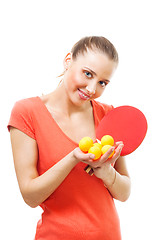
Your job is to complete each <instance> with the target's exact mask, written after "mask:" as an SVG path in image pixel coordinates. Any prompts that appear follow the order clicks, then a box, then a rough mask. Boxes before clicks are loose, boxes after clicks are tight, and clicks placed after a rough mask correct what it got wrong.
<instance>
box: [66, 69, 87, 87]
mask: <svg viewBox="0 0 160 240" xmlns="http://www.w3.org/2000/svg"><path fill="white" fill-rule="evenodd" d="M69 78H70V84H72V86H73V87H75V88H77V87H83V86H86V82H85V79H84V77H83V75H82V74H81V73H80V72H77V71H75V72H71V73H70V75H69Z"/></svg>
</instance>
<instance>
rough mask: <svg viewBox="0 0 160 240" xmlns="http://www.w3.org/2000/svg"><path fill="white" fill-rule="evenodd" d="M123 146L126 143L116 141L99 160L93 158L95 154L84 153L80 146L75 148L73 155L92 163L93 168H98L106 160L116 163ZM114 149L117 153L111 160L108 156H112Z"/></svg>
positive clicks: (82, 160)
mask: <svg viewBox="0 0 160 240" xmlns="http://www.w3.org/2000/svg"><path fill="white" fill-rule="evenodd" d="M123 146H124V145H123V143H122V142H116V143H115V145H114V146H113V147H112V148H110V149H109V150H108V151H107V152H106V153H105V154H104V155H103V156H101V158H100V159H99V160H97V161H95V160H93V159H94V157H95V156H94V154H91V153H83V152H82V151H81V150H80V148H79V147H77V148H75V149H74V150H73V155H74V157H75V158H76V159H77V160H78V161H81V162H84V163H86V164H88V165H90V166H91V167H92V168H98V167H100V166H101V165H102V164H103V163H104V162H106V161H107V162H108V164H114V163H115V162H116V160H117V159H118V158H119V156H120V153H121V150H122V148H123ZM113 150H115V153H114V155H113V157H112V158H111V159H110V160H109V159H108V157H109V156H110V154H111V153H112V151H113Z"/></svg>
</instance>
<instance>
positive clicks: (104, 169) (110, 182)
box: [90, 143, 131, 202]
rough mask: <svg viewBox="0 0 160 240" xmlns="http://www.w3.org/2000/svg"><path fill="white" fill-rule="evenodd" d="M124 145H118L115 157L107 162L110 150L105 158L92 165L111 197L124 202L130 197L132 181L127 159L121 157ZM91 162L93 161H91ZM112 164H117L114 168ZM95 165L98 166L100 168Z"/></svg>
mask: <svg viewBox="0 0 160 240" xmlns="http://www.w3.org/2000/svg"><path fill="white" fill-rule="evenodd" d="M122 147H123V144H121V143H120V144H118V147H117V148H116V150H115V154H114V155H113V157H112V158H111V159H110V160H109V159H108V160H107V161H106V159H107V158H108V156H109V155H110V153H111V151H110V150H109V151H108V152H107V153H106V154H104V156H103V157H102V158H101V159H100V160H99V161H97V163H92V164H90V165H92V167H93V169H94V174H95V175H96V176H97V177H98V178H100V179H102V181H103V182H104V185H105V186H106V188H107V189H108V190H109V192H110V193H111V195H112V196H113V197H114V198H115V199H117V200H120V201H122V202H124V201H126V200H127V199H128V197H129V195H130V190H131V181H130V178H129V174H128V171H127V167H126V163H125V158H124V157H120V152H121V149H122ZM90 161H91V160H90ZM112 163H115V165H114V167H112V165H111V164H112ZM93 164H98V166H96V165H95V167H94V165H93Z"/></svg>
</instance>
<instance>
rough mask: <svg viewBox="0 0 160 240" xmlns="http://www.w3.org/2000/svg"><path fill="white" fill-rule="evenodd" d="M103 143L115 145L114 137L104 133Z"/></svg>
mask: <svg viewBox="0 0 160 240" xmlns="http://www.w3.org/2000/svg"><path fill="white" fill-rule="evenodd" d="M101 144H102V145H103V146H104V145H111V146H113V145H114V139H113V137H112V136H110V135H104V136H103V137H102V138H101Z"/></svg>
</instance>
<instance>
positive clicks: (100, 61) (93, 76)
mask: <svg viewBox="0 0 160 240" xmlns="http://www.w3.org/2000/svg"><path fill="white" fill-rule="evenodd" d="M64 67H65V68H66V72H65V75H64V79H63V80H64V86H65V89H66V93H67V95H68V97H69V98H70V100H71V101H72V102H73V103H74V104H78V105H81V104H83V103H85V102H87V101H90V100H93V99H96V98H98V97H100V96H101V95H102V93H103V92H104V90H105V88H106V86H107V85H108V84H109V82H110V79H111V76H112V74H113V72H114V70H115V68H116V63H115V62H113V61H112V60H110V59H109V58H108V57H107V55H105V54H103V53H100V52H93V51H88V52H86V53H85V54H84V55H82V54H80V55H79V56H78V57H77V59H76V60H73V59H72V57H71V54H68V55H67V56H66V58H65V60H64Z"/></svg>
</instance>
